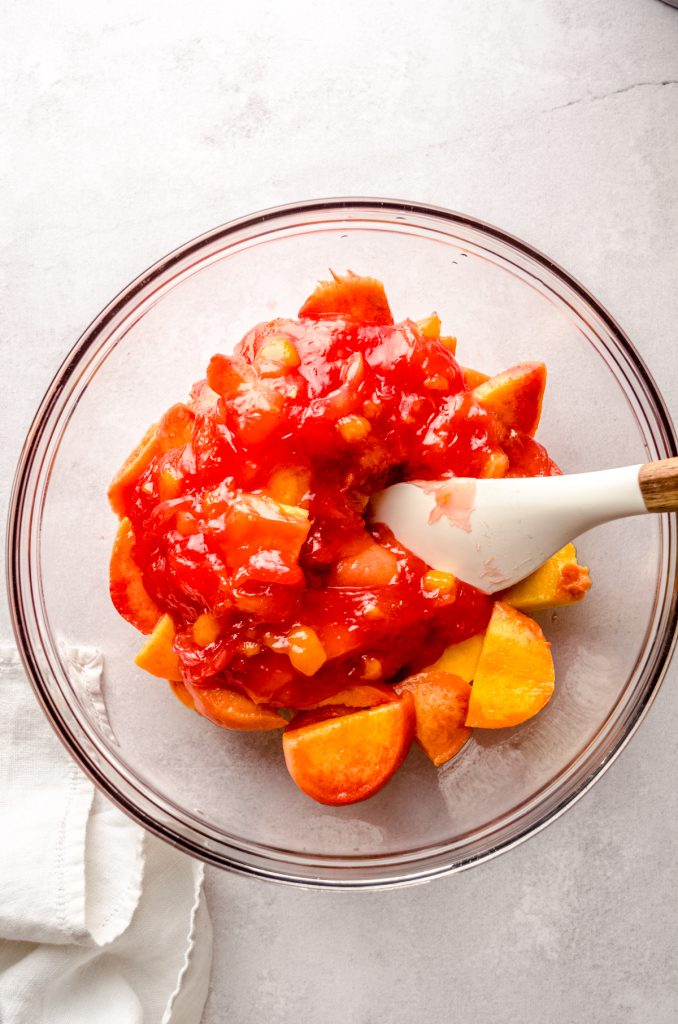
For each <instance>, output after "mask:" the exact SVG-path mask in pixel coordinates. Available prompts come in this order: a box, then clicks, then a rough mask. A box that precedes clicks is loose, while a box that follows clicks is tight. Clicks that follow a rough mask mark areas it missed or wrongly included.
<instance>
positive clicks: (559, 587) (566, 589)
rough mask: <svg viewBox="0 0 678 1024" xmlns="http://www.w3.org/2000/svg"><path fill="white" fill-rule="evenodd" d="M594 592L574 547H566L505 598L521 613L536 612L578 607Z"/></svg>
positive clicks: (503, 594)
mask: <svg viewBox="0 0 678 1024" xmlns="http://www.w3.org/2000/svg"><path fill="white" fill-rule="evenodd" d="M590 589H591V577H590V576H589V570H588V568H587V567H586V566H585V565H579V564H578V563H577V552H576V550H575V546H574V544H566V545H565V547H564V548H561V549H560V551H556V553H555V555H551V557H550V558H549V559H548V560H547V561H546V562H544V564H543V565H542V566H540V568H539V569H537V570H536V571H535V572H533V573H532V574H531V575H530V576H527V577H526V578H525V579H524V580H521V581H520V583H516V584H515V586H513V587H509V589H508V590H505V591H504V592H503V593H502V595H501V599H502V601H505V602H506V604H510V605H511V606H512V607H513V608H518V609H519V610H520V611H523V612H536V611H542V610H543V609H544V608H559V607H561V606H562V605H567V604H576V603H577V601H581V600H582V599H583V598H584V596H585V594H586V592H587V591H588V590H590Z"/></svg>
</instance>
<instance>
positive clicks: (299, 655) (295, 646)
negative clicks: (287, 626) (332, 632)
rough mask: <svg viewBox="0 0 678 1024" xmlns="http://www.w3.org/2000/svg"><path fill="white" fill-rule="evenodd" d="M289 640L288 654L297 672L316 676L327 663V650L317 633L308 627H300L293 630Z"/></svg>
mask: <svg viewBox="0 0 678 1024" xmlns="http://www.w3.org/2000/svg"><path fill="white" fill-rule="evenodd" d="M287 639H288V643H289V647H288V651H287V653H288V656H289V659H290V661H291V662H292V664H293V665H294V667H295V668H296V670H297V672H303V674H304V675H305V676H314V675H315V674H316V672H317V671H318V669H320V668H322V666H323V665H324V664H325V662H326V661H327V654H326V653H325V648H324V647H323V645H322V643H321V642H320V638H319V636H318V634H317V633H316V631H315V630H314V629H311V628H310V627H308V626H299V628H298V629H293V630H292V632H291V633H290V634H289V636H288V638H287Z"/></svg>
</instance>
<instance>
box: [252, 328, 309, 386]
mask: <svg viewBox="0 0 678 1024" xmlns="http://www.w3.org/2000/svg"><path fill="white" fill-rule="evenodd" d="M300 362H301V360H300V358H299V353H298V352H297V350H296V348H295V347H294V344H293V342H291V341H290V339H289V338H284V337H281V336H276V337H273V338H266V339H265V341H264V344H263V345H262V346H261V348H260V349H259V351H258V352H257V355H256V358H255V363H256V365H257V367H258V369H259V373H260V374H261V376H262V377H282V376H284V375H285V374H286V373H289V371H290V370H294V369H295V368H296V367H297V366H298V365H299V363H300Z"/></svg>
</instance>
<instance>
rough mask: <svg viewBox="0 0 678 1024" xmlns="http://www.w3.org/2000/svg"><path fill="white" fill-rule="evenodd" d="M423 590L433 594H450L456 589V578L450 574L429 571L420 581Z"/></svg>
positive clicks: (433, 570) (434, 570)
mask: <svg viewBox="0 0 678 1024" xmlns="http://www.w3.org/2000/svg"><path fill="white" fill-rule="evenodd" d="M422 585H423V587H424V590H428V591H429V593H434V594H445V595H447V594H452V593H454V592H455V591H456V589H457V580H456V577H455V576H453V575H452V573H451V572H440V571H439V570H438V569H429V571H428V572H427V573H426V574H425V575H424V578H423V580H422Z"/></svg>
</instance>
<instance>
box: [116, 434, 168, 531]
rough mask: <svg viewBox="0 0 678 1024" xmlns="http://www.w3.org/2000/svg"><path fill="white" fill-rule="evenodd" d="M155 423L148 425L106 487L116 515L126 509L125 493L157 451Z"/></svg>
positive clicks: (122, 514)
mask: <svg viewBox="0 0 678 1024" xmlns="http://www.w3.org/2000/svg"><path fill="white" fill-rule="evenodd" d="M159 451H160V449H159V448H158V442H157V438H156V424H155V423H154V424H153V426H151V427H149V428H148V430H147V431H146V433H145V434H144V436H143V437H142V439H141V441H139V444H138V445H137V446H136V448H135V449H134V451H132V452H130V454H129V455H128V456H127V458H126V459H125V461H124V462H123V464H122V466H121V467H120V469H119V470H118V472H117V473H116V474H115V476H114V477H113V480H112V481H111V484H110V487H109V488H108V501H109V503H110V506H111V508H112V509H113V511H114V512H115V514H116V515H117V516H120V517H122V516H124V515H125V513H126V511H127V495H128V494H129V491H130V489H131V488H132V487H133V485H134V484H135V483H136V482H137V480H138V479H139V477H140V476H141V474H142V473H143V472H144V470H145V469H147V468H148V467H149V466H150V464H151V462H152V461H153V459H154V458H155V456H156V455H157V454H158V453H159Z"/></svg>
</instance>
